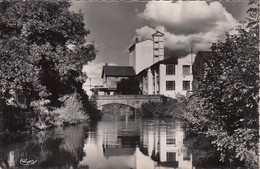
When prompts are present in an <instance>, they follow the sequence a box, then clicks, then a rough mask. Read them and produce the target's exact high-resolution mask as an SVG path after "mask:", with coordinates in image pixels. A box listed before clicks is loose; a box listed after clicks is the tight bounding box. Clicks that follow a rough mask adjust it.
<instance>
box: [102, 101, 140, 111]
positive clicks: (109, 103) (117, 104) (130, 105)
mask: <svg viewBox="0 0 260 169" xmlns="http://www.w3.org/2000/svg"><path fill="white" fill-rule="evenodd" d="M113 104H116V105H123V106H128V107H131V108H133V109H135V110H136V109H137V108H136V107H134V106H132V105H129V104H124V103H114V102H113V103H105V104H100V105H98V107H97V108H98V109H100V108H101V107H103V106H105V105H113Z"/></svg>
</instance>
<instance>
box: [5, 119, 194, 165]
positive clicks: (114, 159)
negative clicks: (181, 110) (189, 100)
mask: <svg viewBox="0 0 260 169" xmlns="http://www.w3.org/2000/svg"><path fill="white" fill-rule="evenodd" d="M184 136H185V132H184V129H183V124H182V122H180V121H177V120H172V119H160V120H159V119H157V120H141V119H131V118H130V117H128V116H126V117H122V116H121V117H119V116H116V117H113V118H106V119H103V120H102V121H100V122H97V123H93V124H80V125H76V126H69V127H59V128H54V129H49V130H47V131H41V132H39V133H37V134H33V136H30V137H26V138H22V139H19V140H16V141H15V142H12V141H6V140H5V138H2V139H1V145H0V168H1V167H2V168H82V169H83V168H89V169H155V168H160V169H164V168H165V169H166V168H167V169H173V168H187V169H188V168H192V155H191V154H190V153H189V150H188V148H187V147H186V146H185V144H184Z"/></svg>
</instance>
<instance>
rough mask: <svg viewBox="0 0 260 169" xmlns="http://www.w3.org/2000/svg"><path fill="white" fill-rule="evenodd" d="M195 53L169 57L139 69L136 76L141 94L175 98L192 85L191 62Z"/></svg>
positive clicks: (188, 89) (184, 92) (183, 93)
mask: <svg viewBox="0 0 260 169" xmlns="http://www.w3.org/2000/svg"><path fill="white" fill-rule="evenodd" d="M193 58H195V55H191V54H190V55H187V56H185V57H182V58H177V57H170V58H167V59H164V60H161V61H159V62H157V63H155V64H153V65H152V66H150V67H149V68H147V69H144V70H143V71H141V72H140V73H139V74H138V75H137V77H138V79H139V81H140V88H141V90H142V93H143V94H145V95H146V94H147V95H151V94H160V95H165V96H167V97H172V98H175V97H176V96H177V95H179V94H181V95H185V94H186V93H187V92H188V91H190V90H191V87H192V80H193V76H192V72H191V69H192V68H191V67H192V62H193Z"/></svg>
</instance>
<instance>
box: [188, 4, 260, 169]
mask: <svg viewBox="0 0 260 169" xmlns="http://www.w3.org/2000/svg"><path fill="white" fill-rule="evenodd" d="M251 5H255V6H253V7H252V8H250V9H249V10H248V14H249V18H247V20H246V27H245V28H243V27H242V26H240V27H238V29H237V32H238V33H237V34H235V35H229V34H227V36H226V40H225V41H219V42H218V43H217V44H216V46H212V54H211V55H210V56H208V57H207V58H206V61H205V69H204V79H203V80H202V82H201V84H200V88H198V89H197V90H196V91H194V94H193V95H192V96H191V97H190V98H189V99H190V100H189V104H188V111H189V112H188V114H186V115H185V116H186V119H187V120H188V122H189V123H190V124H189V125H190V126H192V127H194V128H196V129H195V130H197V132H202V133H205V134H206V135H208V136H211V137H213V138H214V141H213V143H214V144H215V145H216V146H217V148H218V150H219V151H220V152H221V160H223V161H229V162H230V163H231V164H232V166H235V165H236V164H240V163H241V162H243V165H244V166H243V167H249V168H257V167H258V149H257V143H258V134H257V132H258V120H257V119H258V82H259V81H258V80H259V76H258V71H259V68H258V66H259V65H258V63H259V60H258V56H259V42H258V38H259V28H258V23H259V16H258V6H259V3H256V2H251Z"/></svg>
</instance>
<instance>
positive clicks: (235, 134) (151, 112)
mask: <svg viewBox="0 0 260 169" xmlns="http://www.w3.org/2000/svg"><path fill="white" fill-rule="evenodd" d="M202 105H203V100H199V99H198V98H196V97H194V96H190V97H184V96H182V97H178V98H177V99H170V100H168V101H167V102H164V103H154V102H150V103H145V104H143V105H142V106H141V108H140V109H139V110H138V111H139V114H140V116H141V117H142V118H148V119H149V118H163V117H170V118H172V119H179V120H181V121H183V122H184V125H185V128H186V136H187V137H192V138H193V139H192V140H193V141H190V142H189V144H190V145H191V146H190V147H191V151H192V153H193V154H196V151H198V150H197V148H196V147H198V145H199V144H201V143H203V145H205V146H206V145H207V146H206V147H208V148H203V149H204V152H205V154H204V156H201V157H200V158H202V159H204V160H205V164H207V163H209V164H210V163H216V164H218V165H219V166H220V167H221V166H232V167H235V168H237V167H238V168H239V167H240V168H257V167H258V165H257V161H258V154H257V150H258V149H257V140H258V138H257V136H258V135H257V130H255V129H253V128H252V129H246V128H243V125H242V126H241V127H237V129H236V130H235V129H234V130H229V131H225V128H223V127H222V128H215V129H214V126H216V127H217V126H218V125H217V124H219V123H223V122H224V121H221V119H215V121H214V120H210V119H209V118H208V117H211V116H212V115H214V113H215V112H212V111H210V110H207V109H205V107H203V106H202ZM227 127H229V128H231V127H233V126H227ZM198 143H199V144H198ZM194 145H195V146H194ZM207 150H208V151H210V153H209V152H207ZM199 151H200V150H199ZM196 158H197V156H196ZM196 158H195V159H196ZM197 161H200V162H201V159H197ZM206 161H207V162H206ZM198 166H200V167H202V166H204V167H206V168H207V167H209V166H207V165H204V164H202V163H200V164H198Z"/></svg>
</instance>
